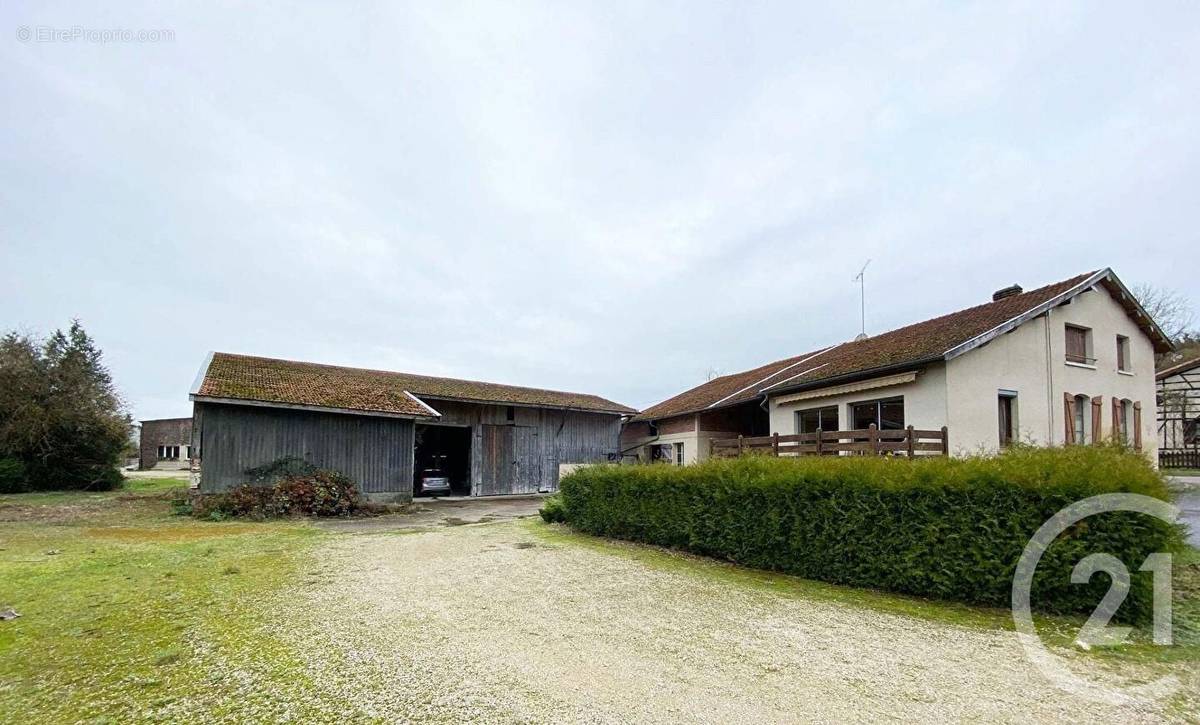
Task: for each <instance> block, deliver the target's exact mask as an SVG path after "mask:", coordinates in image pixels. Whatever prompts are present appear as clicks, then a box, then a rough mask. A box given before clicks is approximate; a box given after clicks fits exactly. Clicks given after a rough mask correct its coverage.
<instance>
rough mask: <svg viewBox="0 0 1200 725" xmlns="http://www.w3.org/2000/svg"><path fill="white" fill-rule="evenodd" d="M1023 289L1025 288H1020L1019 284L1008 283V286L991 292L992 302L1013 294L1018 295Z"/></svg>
mask: <svg viewBox="0 0 1200 725" xmlns="http://www.w3.org/2000/svg"><path fill="white" fill-rule="evenodd" d="M1024 291H1025V290H1023V289H1021V285H1019V284H1014V285H1009V286H1008V287H1005V288H1004V289H998V290H996V291H995V292H993V293H992V302H999V301H1000V300H1002V299H1004V298H1005V297H1012V296H1013V295H1019V294H1021V293H1022V292H1024Z"/></svg>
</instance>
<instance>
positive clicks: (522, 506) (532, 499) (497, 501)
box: [317, 494, 548, 533]
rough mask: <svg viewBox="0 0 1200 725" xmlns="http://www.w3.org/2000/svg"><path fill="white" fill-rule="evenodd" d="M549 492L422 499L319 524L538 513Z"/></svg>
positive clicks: (409, 524) (451, 521)
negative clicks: (403, 508)
mask: <svg viewBox="0 0 1200 725" xmlns="http://www.w3.org/2000/svg"><path fill="white" fill-rule="evenodd" d="M547 496H548V494H537V495H532V496H486V497H481V498H465V497H454V498H436V499H434V498H429V499H426V498H419V499H416V500H415V501H413V504H412V507H411V510H410V511H407V512H405V513H399V514H388V515H386V516H375V517H372V518H361V519H320V520H318V521H317V525H318V526H320V527H321V528H323V529H326V530H328V531H338V532H344V533H356V532H387V531H402V530H406V529H437V528H442V527H447V526H463V525H466V524H479V523H488V522H492V521H508V520H512V519H519V518H523V517H525V516H537V512H538V509H540V508H541V507H542V502H543V501H545V500H546V498H547Z"/></svg>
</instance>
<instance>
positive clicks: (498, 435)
mask: <svg viewBox="0 0 1200 725" xmlns="http://www.w3.org/2000/svg"><path fill="white" fill-rule="evenodd" d="M512 431H513V429H512V426H509V425H485V426H483V470H482V471H480V473H481V474H482V475H480V477H479V495H480V496H494V495H496V494H498V493H508V490H507V488H508V487H509V486H510V485H511V484H510V482H511V480H512V473H511V471H512V467H513V466H512V464H513V459H512V440H513V436H512Z"/></svg>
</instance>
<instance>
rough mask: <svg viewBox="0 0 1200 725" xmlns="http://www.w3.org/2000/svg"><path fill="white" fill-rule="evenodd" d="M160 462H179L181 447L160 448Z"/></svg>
mask: <svg viewBox="0 0 1200 725" xmlns="http://www.w3.org/2000/svg"><path fill="white" fill-rule="evenodd" d="M158 460H160V461H177V460H179V446H159V447H158Z"/></svg>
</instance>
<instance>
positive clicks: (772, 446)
mask: <svg viewBox="0 0 1200 725" xmlns="http://www.w3.org/2000/svg"><path fill="white" fill-rule="evenodd" d="M708 450H709V455H710V456H712V457H714V458H732V457H736V456H740V455H742V454H745V453H756V454H759V455H764V454H765V455H770V456H824V455H839V454H841V453H848V454H850V455H859V456H869V455H875V456H880V455H891V456H924V455H940V456H945V455H949V453H950V433H949V431H948V430H947V429H946V427H945V426H942V429H941V430H919V429H917V428H913V427H912V426H911V425H910V426H908V427H907V428H904V429H901V430H879V429H877V428H876V427H875V424H874V423H872V424H871V427H869V428H867V429H866V430H831V431H822V430H817V431H816V432H813V433H797V434H795V435H779V434H778V433H774V434H772V435H769V436H755V437H752V438H751V437H745V436H738V437H737V438H714V439H711V440H710V441H709V449H708Z"/></svg>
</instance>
